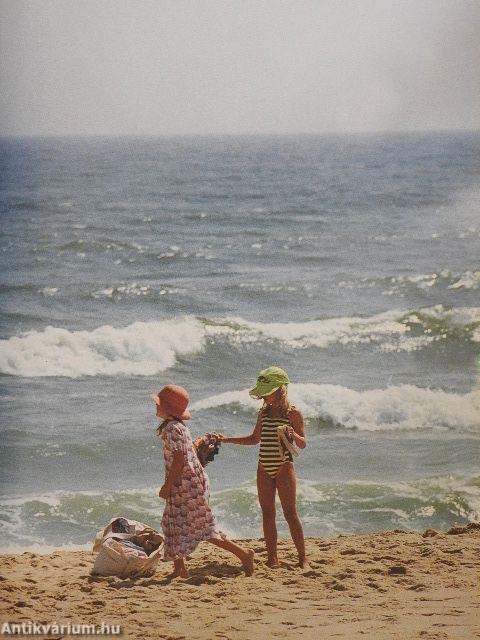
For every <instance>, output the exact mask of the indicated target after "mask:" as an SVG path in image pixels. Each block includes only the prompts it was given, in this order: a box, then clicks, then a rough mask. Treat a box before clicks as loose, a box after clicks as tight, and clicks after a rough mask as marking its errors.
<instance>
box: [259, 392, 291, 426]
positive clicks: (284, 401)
mask: <svg viewBox="0 0 480 640" xmlns="http://www.w3.org/2000/svg"><path fill="white" fill-rule="evenodd" d="M275 395H276V396H277V398H278V399H279V403H278V404H279V406H280V412H281V417H282V418H288V414H289V413H290V411H291V410H292V405H291V404H290V400H289V399H288V395H287V385H286V384H282V386H281V387H279V388H278V389H277V390H276V391H275ZM262 409H263V411H264V412H265V413H268V405H267V404H266V403H264V405H263V407H262Z"/></svg>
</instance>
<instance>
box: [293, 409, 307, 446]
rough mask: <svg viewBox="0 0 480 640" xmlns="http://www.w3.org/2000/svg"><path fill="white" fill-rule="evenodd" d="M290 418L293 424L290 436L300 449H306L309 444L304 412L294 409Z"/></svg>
mask: <svg viewBox="0 0 480 640" xmlns="http://www.w3.org/2000/svg"><path fill="white" fill-rule="evenodd" d="M289 418H290V424H291V427H290V429H289V435H290V437H291V438H293V440H294V442H295V444H296V445H297V447H298V448H299V449H305V447H306V446H307V438H306V437H305V425H304V423H303V416H302V414H301V413H300V411H299V410H298V409H292V411H290V415H289Z"/></svg>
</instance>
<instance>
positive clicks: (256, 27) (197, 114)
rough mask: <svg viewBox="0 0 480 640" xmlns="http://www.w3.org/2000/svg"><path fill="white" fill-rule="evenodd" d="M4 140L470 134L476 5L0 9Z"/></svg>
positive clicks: (209, 1) (6, 2)
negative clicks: (334, 133)
mask: <svg viewBox="0 0 480 640" xmlns="http://www.w3.org/2000/svg"><path fill="white" fill-rule="evenodd" d="M0 17H1V34H0V36H1V37H0V49H1V51H0V53H1V62H0V81H1V87H2V91H1V98H0V100H1V102H0V109H1V113H0V133H2V134H17V133H20V134H24V133H25V134H30V133H33V134H49V133H55V134H57V133H69V134H117V133H137V134H142V133H157V134H172V133H217V134H221V133H287V132H288V133H289V132H292V133H293V132H324V131H343V130H347V131H348V130H353V131H358V130H373V131H379V130H385V129H386V130H418V129H480V0H253V1H250V0H231V1H228V0H224V1H220V0H198V1H197V0H188V1H184V0H171V1H167V0H153V1H150V0H111V1H109V0H33V1H30V2H25V1H22V0H0Z"/></svg>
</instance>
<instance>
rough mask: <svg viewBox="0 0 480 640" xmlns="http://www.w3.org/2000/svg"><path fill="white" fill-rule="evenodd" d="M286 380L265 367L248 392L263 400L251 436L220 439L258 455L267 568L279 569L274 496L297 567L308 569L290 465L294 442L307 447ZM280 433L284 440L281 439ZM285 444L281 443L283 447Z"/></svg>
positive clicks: (283, 374) (274, 369) (275, 369)
mask: <svg viewBox="0 0 480 640" xmlns="http://www.w3.org/2000/svg"><path fill="white" fill-rule="evenodd" d="M289 382H290V381H289V378H288V375H287V374H286V372H285V371H284V370H283V369H280V367H268V368H267V369H264V370H263V371H261V372H260V374H259V376H258V378H257V384H256V385H255V387H254V388H253V389H251V391H250V395H251V396H252V397H254V398H258V399H261V400H263V406H262V408H261V409H260V411H259V412H258V417H257V422H256V424H255V428H254V430H253V431H252V433H251V434H250V435H248V436H241V437H235V438H230V437H225V436H224V437H223V438H222V442H225V443H229V442H230V443H232V444H245V445H248V444H258V443H260V455H259V460H258V470H257V489H258V500H259V502H260V507H261V509H262V514H263V533H264V537H265V544H266V546H267V553H268V566H269V567H271V568H272V569H274V568H277V567H279V566H280V565H279V562H278V555H277V527H276V523H275V515H276V514H275V495H276V492H277V491H278V496H279V498H280V502H281V504H282V509H283V514H284V516H285V519H286V521H287V523H288V526H289V527H290V533H291V534H292V539H293V542H294V544H295V547H296V548H297V552H298V564H299V566H300V567H302V568H305V567H306V566H308V563H307V559H306V555H305V539H304V536H303V529H302V523H301V522H300V519H299V517H298V514H297V507H296V478H295V468H294V466H293V455H295V454H296V451H295V449H294V448H293V447H292V446H291V445H290V443H295V444H296V445H297V446H298V447H299V448H300V449H304V448H305V447H306V446H307V441H306V438H305V428H304V424H303V416H302V414H301V413H300V411H299V410H298V409H296V408H295V407H293V406H292V405H291V404H290V402H289V400H288V396H287V385H288V383H289ZM282 430H283V432H284V433H285V434H286V438H283V439H282ZM283 442H285V444H283Z"/></svg>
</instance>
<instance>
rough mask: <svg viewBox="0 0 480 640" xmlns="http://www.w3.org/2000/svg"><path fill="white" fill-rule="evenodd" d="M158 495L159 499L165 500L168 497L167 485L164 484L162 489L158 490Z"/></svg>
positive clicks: (168, 488)
mask: <svg viewBox="0 0 480 640" xmlns="http://www.w3.org/2000/svg"><path fill="white" fill-rule="evenodd" d="M158 495H159V497H160V498H163V499H164V500H166V499H167V498H168V496H169V495H170V487H167V485H165V484H164V485H163V487H161V488H160V490H159V492H158Z"/></svg>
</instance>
